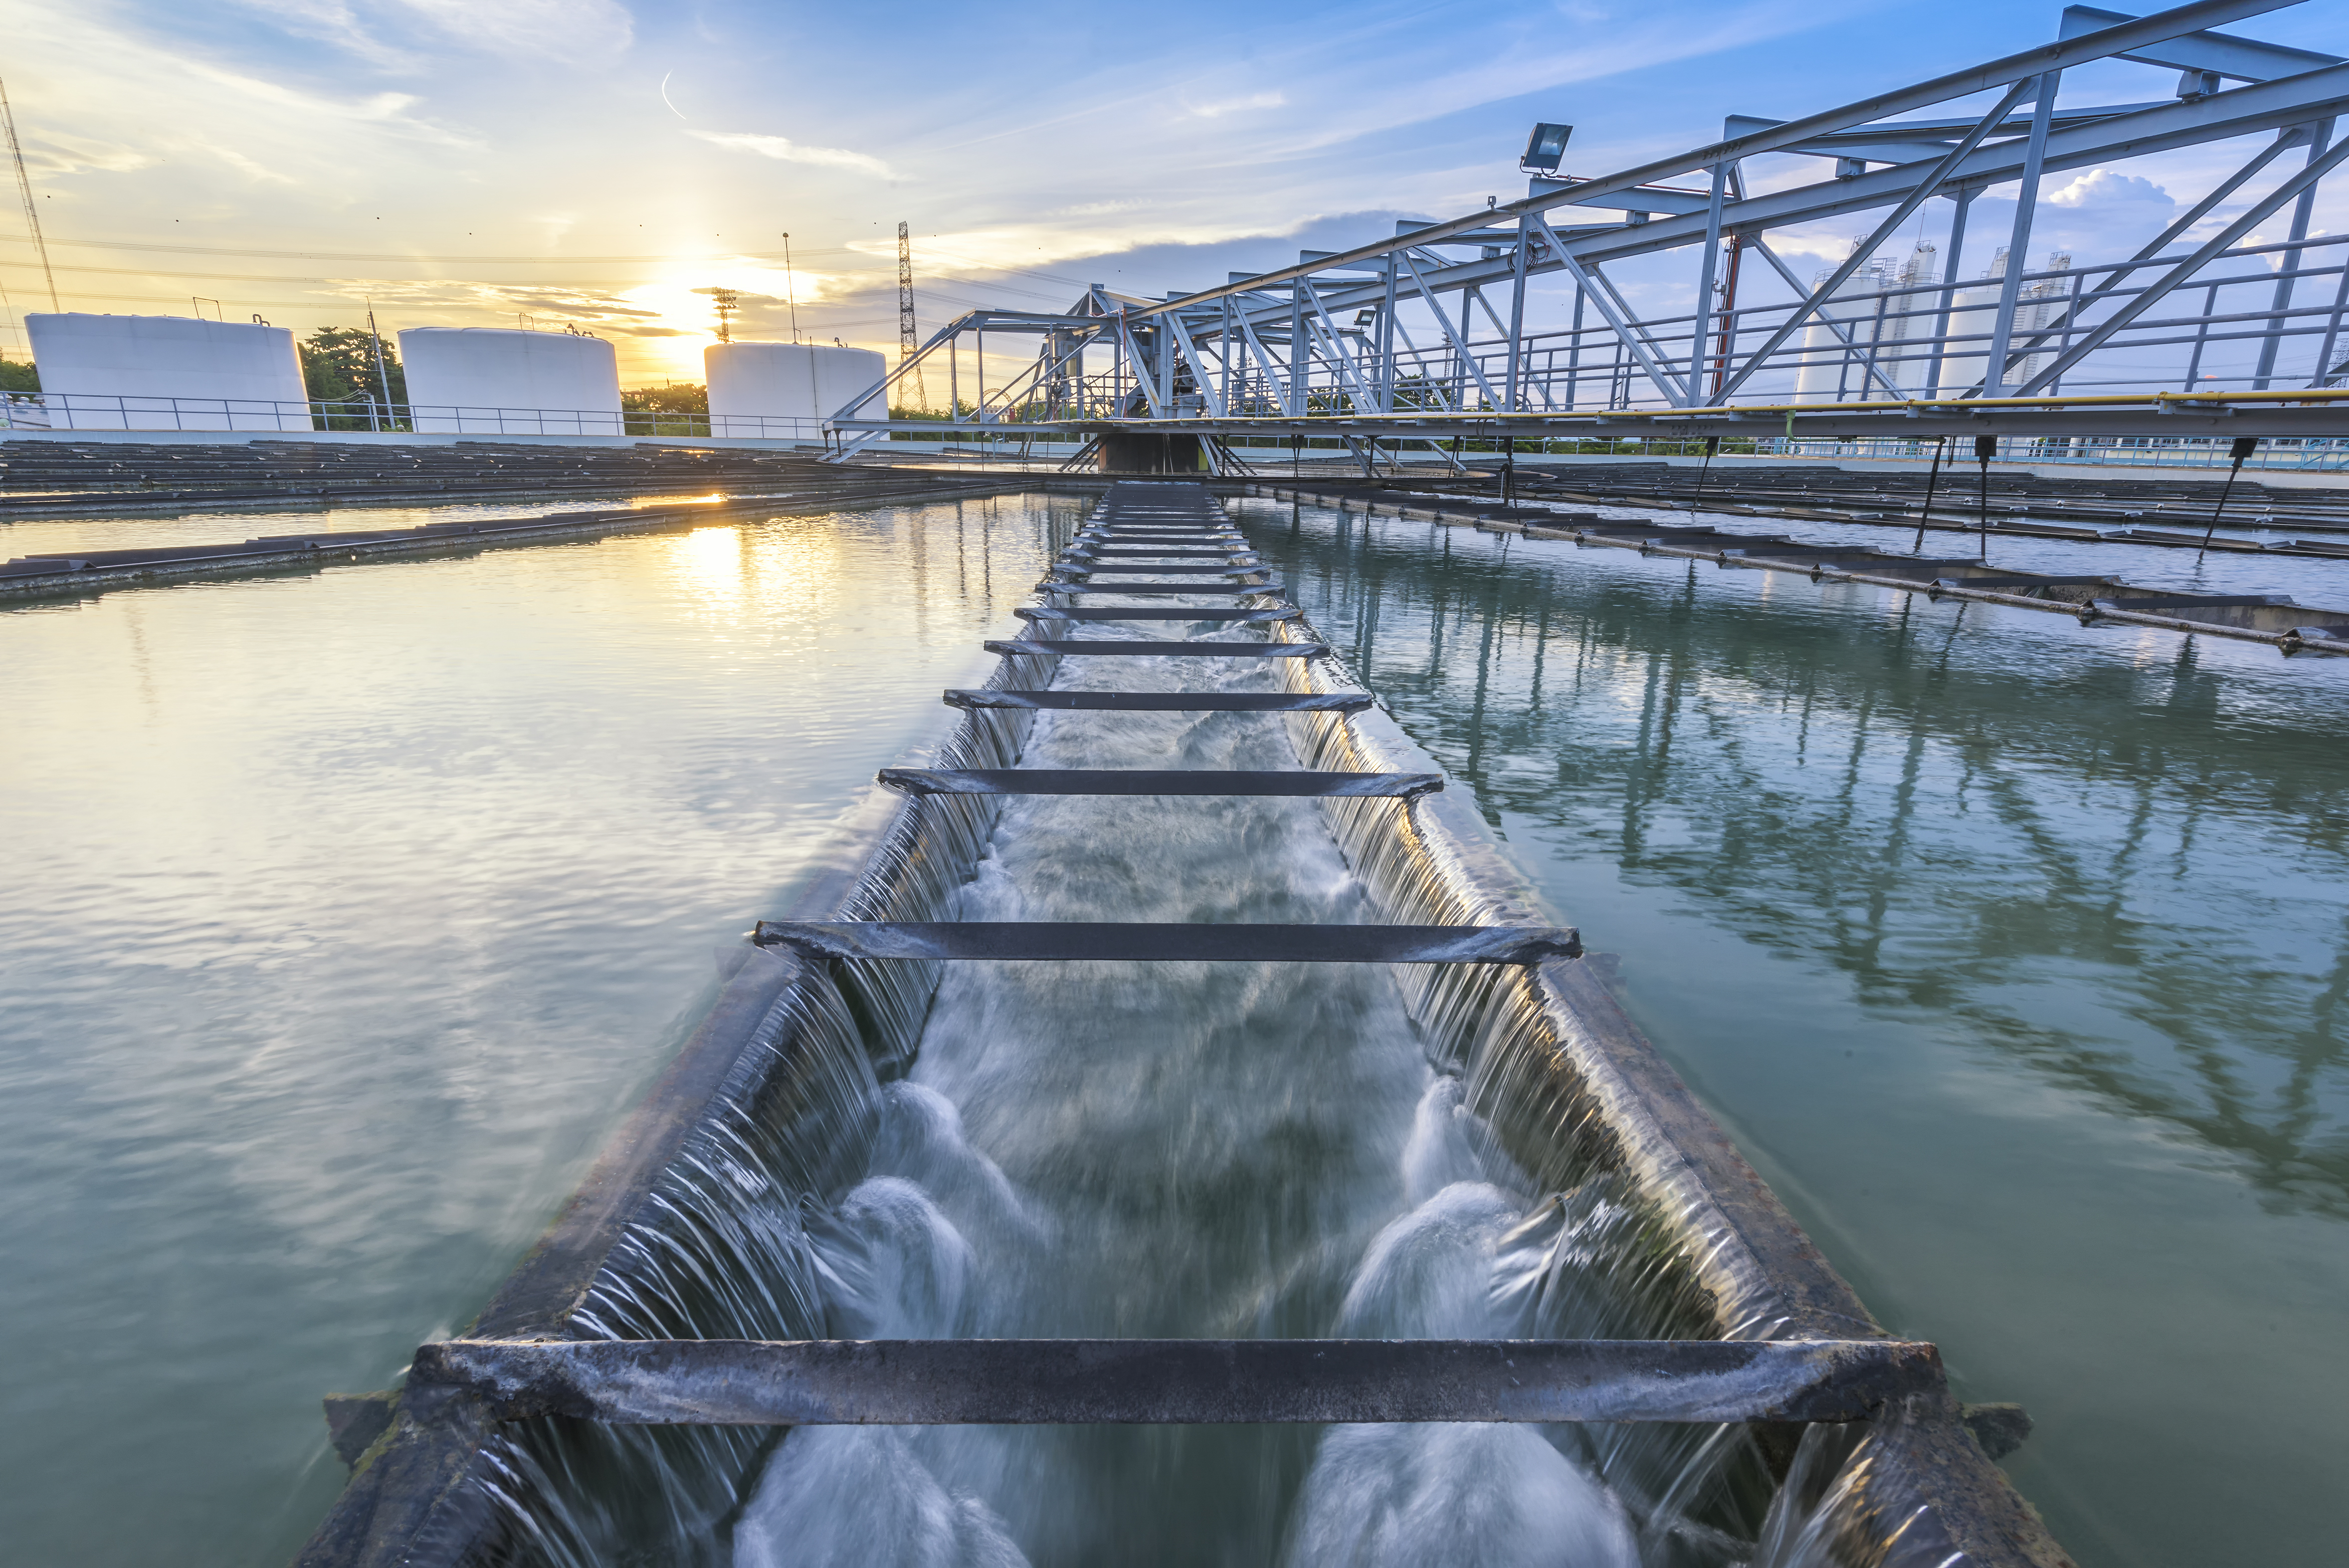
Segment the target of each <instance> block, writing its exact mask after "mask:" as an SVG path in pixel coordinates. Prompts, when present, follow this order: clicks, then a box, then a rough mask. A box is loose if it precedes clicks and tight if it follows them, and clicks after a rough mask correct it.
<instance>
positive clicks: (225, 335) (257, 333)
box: [25, 311, 311, 430]
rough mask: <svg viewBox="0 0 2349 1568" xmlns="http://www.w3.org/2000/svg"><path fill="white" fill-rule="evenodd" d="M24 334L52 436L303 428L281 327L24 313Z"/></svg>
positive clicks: (289, 347)
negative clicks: (75, 432)
mask: <svg viewBox="0 0 2349 1568" xmlns="http://www.w3.org/2000/svg"><path fill="white" fill-rule="evenodd" d="M25 331H26V335H27V336H29V337H30V338H31V339H32V343H33V362H34V363H35V364H36V365H37V366H40V372H41V392H42V400H43V402H44V403H45V404H46V405H47V409H48V415H49V423H50V424H51V426H52V427H54V428H58V429H67V428H71V429H83V430H306V429H309V428H311V426H310V410H309V403H308V401H307V399H308V397H309V394H308V393H307V392H305V390H304V389H303V387H302V361H301V358H300V356H297V355H296V354H295V352H294V335H293V333H291V332H289V331H288V330H286V329H285V327H282V326H264V325H262V324H261V323H259V322H241V321H200V320H198V319H196V318H195V317H193V316H184V315H84V314H82V313H80V312H73V311H68V312H59V313H48V312H34V313H31V314H28V315H26V317H25ZM59 394H63V396H59Z"/></svg>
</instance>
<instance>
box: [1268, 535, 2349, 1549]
mask: <svg viewBox="0 0 2349 1568" xmlns="http://www.w3.org/2000/svg"><path fill="white" fill-rule="evenodd" d="M1238 511H1239V515H1240V516H1241V518H1242V520H1243V521H1244V523H1245V524H1246V526H1247V528H1248V530H1249V531H1250V533H1251V534H1252V536H1253V537H1254V538H1255V539H1256V540H1257V542H1259V543H1260V545H1262V546H1265V547H1267V548H1268V551H1269V552H1272V553H1275V554H1276V555H1278V556H1279V557H1281V558H1283V559H1284V560H1285V562H1287V564H1288V572H1287V573H1286V577H1287V580H1288V582H1289V583H1290V584H1291V592H1292V593H1293V594H1294V595H1295V596H1296V597H1297V599H1298V600H1299V603H1302V604H1303V605H1304V606H1305V607H1306V609H1307V610H1308V612H1309V614H1312V615H1313V616H1314V618H1315V622H1316V624H1318V625H1319V627H1320V628H1321V629H1322V630H1323V632H1324V633H1325V634H1328V635H1329V636H1330V638H1331V639H1332V640H1333V641H1334V642H1336V643H1338V644H1339V645H1340V646H1341V647H1342V648H1344V649H1345V651H1346V653H1347V655H1348V656H1349V657H1350V658H1351V659H1352V660H1354V661H1355V664H1356V667H1357V669H1358V671H1359V673H1360V674H1361V676H1363V677H1364V678H1365V679H1367V680H1368V681H1369V682H1370V684H1371V686H1373V687H1374V688H1375V689H1376V690H1377V691H1379V692H1380V694H1381V696H1382V697H1383V698H1384V699H1385V700H1386V701H1387V702H1388V703H1389V704H1390V705H1391V706H1392V707H1393V709H1394V711H1395V713H1396V715H1397V717H1399V718H1400V719H1401V720H1402V723H1403V725H1404V727H1406V728H1407V729H1409V730H1410V731H1411V732H1412V734H1413V737H1414V738H1416V739H1418V740H1419V741H1420V742H1421V743H1422V744H1423V745H1425V746H1427V747H1428V748H1430V749H1432V750H1433V751H1434V752H1435V753H1436V755H1437V756H1438V757H1439V758H1441V759H1442V761H1443V762H1444V765H1445V767H1446V768H1447V769H1449V770H1451V771H1452V772H1453V774H1454V777H1455V779H1456V780H1457V785H1459V786H1465V787H1466V788H1468V789H1472V790H1473V791H1474V792H1475V797H1476V799H1477V801H1478V803H1479V805H1480V806H1481V807H1482V808H1483V810H1484V811H1485V815H1486V817H1487V819H1488V820H1490V821H1492V822H1493V823H1494V824H1495V827H1497V828H1498V829H1499V830H1501V831H1502V832H1504V833H1505V834H1506V837H1507V839H1508V841H1509V843H1510V847H1511V849H1512V850H1513V851H1514V852H1515V854H1516V858H1517V859H1518V860H1519V861H1521V862H1522V863H1524V864H1525V865H1526V867H1527V868H1528V869H1529V870H1531V871H1532V872H1534V873H1535V875H1536V876H1537V879H1538V881H1539V882H1540V884H1541V885H1542V887H1543V888H1544V890H1545V892H1547V895H1548V897H1549V899H1550V900H1551V902H1552V903H1553V904H1554V905H1555V906H1556V907H1557V910H1558V911H1559V912H1560V913H1562V914H1563V915H1564V916H1566V917H1567V918H1569V919H1571V920H1573V921H1575V922H1576V923H1579V924H1580V925H1581V926H1582V928H1583V931H1584V934H1585V940H1586V941H1588V943H1589V944H1591V945H1592V946H1593V947H1594V948H1595V949H1599V950H1602V951H1609V952H1614V953H1619V954H1622V956H1623V973H1624V975H1625V978H1626V981H1627V983H1628V986H1629V993H1630V1005H1631V1007H1632V1010H1633V1012H1634V1013H1635V1015H1636V1016H1638V1017H1639V1018H1640V1021H1641V1022H1642V1023H1643V1025H1644V1026H1646V1027H1647V1028H1648V1029H1649V1030H1650V1031H1651V1034H1652V1036H1653V1037H1654V1038H1655V1039H1656V1041H1657V1043H1658V1045H1659V1046H1660V1047H1661V1048H1662V1050H1663V1051H1664V1053H1665V1054H1666V1055H1667V1056H1668V1057H1670V1058H1671V1060H1672V1061H1673V1063H1674V1064H1675V1065H1676V1066H1677V1067H1678V1068H1680V1069H1681V1071H1682V1073H1683V1074H1684V1075H1685V1076H1686V1077H1687V1078H1689V1080H1690V1082H1691V1083H1692V1086H1693V1087H1694V1088H1696V1090H1697V1091H1698V1092H1699V1094H1701V1095H1702V1097H1703V1098H1704V1099H1706V1100H1707V1102H1708V1103H1710V1104H1711V1105H1712V1106H1713V1108H1714V1109H1715V1111H1716V1113H1717V1114H1718V1115H1719V1116H1720V1117H1721V1119H1722V1120H1723V1122H1724V1123H1725V1124H1726V1125H1727V1126H1728V1127H1729V1129H1730V1130H1731V1131H1732V1133H1733V1135H1734V1136H1735V1138H1736V1139H1737V1140H1738V1143H1739V1145H1740V1147H1741V1148H1743V1149H1744V1150H1745V1152H1746V1154H1747V1155H1748V1157H1749V1158H1750V1159H1752V1160H1753V1161H1754V1163H1755V1164H1756V1165H1757V1166H1758V1167H1759V1168H1760V1169H1761V1171H1762V1172H1763V1174H1764V1176H1765V1177H1766V1178H1767V1179H1768V1180H1769V1181H1770V1182H1771V1184H1772V1185H1773V1186H1774V1187H1775V1189H1776V1190H1777V1191H1778V1192H1779V1194H1780V1195H1781V1196H1782V1197H1783V1198H1785V1201H1786V1202H1787V1203H1788V1204H1789V1206H1791V1207H1792V1208H1793V1209H1794V1211H1795V1215H1796V1217H1797V1218H1798V1219H1799V1220H1800V1221H1801V1222H1803V1224H1804V1225H1805V1226H1806V1228H1807V1229H1808V1230H1809V1232H1810V1233H1811V1234H1812V1236H1813V1237H1814V1238H1815V1239H1816V1240H1817V1241H1818V1243H1820V1244H1821V1246H1823V1247H1824V1248H1825V1249H1826V1252H1827V1253H1828V1254H1829V1255H1830V1257H1831V1258H1832V1259H1833V1260H1834V1262H1835V1263H1836V1264H1837V1267H1838V1268H1840V1269H1841V1270H1842V1271H1843V1272H1844V1273H1845V1274H1846V1275H1847V1277H1848V1278H1850V1279H1851V1281H1852V1282H1853V1284H1855V1285H1857V1287H1858V1289H1859V1291H1860V1294H1861V1295H1862V1296H1863V1297H1864V1298H1865V1299H1866V1300H1867V1301H1868V1304H1869V1305H1870V1306H1871V1308H1873V1310H1874V1311H1875V1312H1876V1313H1877V1314H1878V1316H1879V1317H1881V1318H1882V1319H1883V1320H1884V1322H1885V1323H1886V1324H1887V1325H1888V1326H1890V1327H1892V1328H1893V1329H1895V1330H1896V1331H1898V1332H1901V1333H1904V1334H1912V1335H1915V1336H1920V1337H1924V1338H1930V1339H1933V1340H1936V1341H1938V1342H1939V1343H1940V1346H1941V1347H1942V1352H1943V1355H1944V1356H1945V1357H1947V1358H1948V1360H1949V1363H1950V1366H1951V1370H1952V1372H1953V1374H1954V1375H1955V1377H1956V1378H1957V1379H1958V1382H1959V1384H1960V1386H1961V1393H1962V1395H1963V1397H1964V1398H1970V1399H1981V1400H2016V1401H2020V1402H2021V1403H2023V1405H2025V1406H2026V1407H2028V1408H2029V1409H2030V1410H2031V1412H2032V1414H2033V1417H2034V1418H2036V1419H2037V1421H2038V1423H2039V1429H2038V1431H2037V1433H2036V1434H2035V1435H2034V1436H2033V1439H2031V1441H2030V1443H2029V1444H2028V1445H2026V1447H2025V1448H2024V1449H2023V1450H2022V1451H2021V1452H2020V1453H2018V1454H2017V1455H2016V1456H2015V1457H2014V1458H2013V1460H2010V1461H2009V1463H2008V1467H2007V1468H2008V1470H2010V1472H2011V1473H2012V1474H2013V1476H2014V1477H2015V1479H2016V1480H2017V1481H2018V1483H2019V1484H2020V1485H2021V1487H2022V1488H2023V1491H2024V1492H2025V1494H2026V1495H2027V1496H2029V1497H2030V1498H2031V1499H2032V1500H2033V1501H2034V1502H2035V1503H2036V1504H2037V1505H2038V1506H2039V1507H2040V1509H2041V1510H2042V1511H2044V1513H2045V1514H2046V1516H2047V1518H2048V1520H2049V1522H2050V1523H2051V1525H2053V1527H2054V1530H2055V1532H2056V1534H2057V1536H2058V1537H2059V1538H2060V1539H2061V1540H2062V1541H2063V1542H2064V1544H2065V1545H2066V1546H2067V1547H2068V1548H2069V1549H2070V1550H2071V1551H2072V1552H2073V1553H2075V1555H2076V1556H2077V1557H2078V1558H2079V1560H2080V1561H2081V1562H2082V1563H2084V1564H2089V1565H2091V1568H2122V1565H2131V1568H2146V1565H2158V1568H2189V1565H2191V1568H2207V1565H2208V1564H2212V1563H2253V1562H2257V1563H2315V1562H2327V1561H2332V1560H2333V1559H2335V1558H2336V1557H2337V1555H2338V1554H2339V1550H2340V1547H2339V1542H2340V1538H2341V1527H2340V1522H2339V1519H2338V1510H2337V1506H2336V1503H2337V1499H2338V1497H2339V1496H2340V1493H2341V1488H2342V1484H2343V1482H2344V1480H2349V1463H2344V1446H2343V1443H2342V1439H2341V1416H2340V1412H2341V1411H2342V1410H2343V1409H2344V1408H2349V1357H2344V1356H2343V1355H2342V1354H2341V1353H2340V1348H2339V1337H2338V1336H2339V1330H2340V1325H2341V1305H2342V1303H2343V1302H2344V1300H2349V1230H2344V1223H2349V1125H2344V1113H2349V1050H2344V1039H2349V772H2344V768H2343V760H2344V758H2349V659H2344V660H2322V661H2320V660H2319V659H2315V658H2305V657H2303V658H2300V659H2294V660H2291V661H2286V660H2283V659H2282V658H2279V657H2278V656H2277V655H2276V653H2275V651H2274V650H2273V649H2271V648H2267V647H2262V646H2259V645H2249V644H2236V643H2229V642H2225V641H2222V640H2215V639H2197V640H2194V641H2193V642H2191V643H2189V641H2187V640H2186V639H2184V638H2181V637H2178V636H2176V635H2173V634H2167V633H2156V632H2143V633H2140V632H2138V631H2136V630H2125V629H2119V628H2109V627H2108V628H2105V629H2102V630H2098V631H2090V632H2084V631H2082V630H2080V629H2079V628H2077V627H2076V626H2075V625H2074V624H2073V623H2071V622H2070V621H2069V620H2067V619H2064V618H2059V617H2055V616H2051V615H2045V614H2036V613H2033V612H2029V611H2019V610H1997V609H1992V610H1991V611H1990V613H1988V614H1985V613H1984V607H1983V606H1981V605H1971V606H1959V605H1956V604H1950V603H1943V604H1940V605H1935V604H1930V603H1926V602H1925V601H1923V600H1920V599H1914V598H1910V597H1909V596H1907V595H1903V594H1899V593H1889V592H1885V591H1879V590H1876V589H1870V588H1864V587H1854V586H1849V585H1846V586H1840V587H1837V586H1826V587H1820V586H1815V585H1814V584H1812V583H1809V582H1808V581H1806V580H1805V579H1804V578H1801V577H1797V576H1791V575H1786V574H1776V573H1754V572H1745V571H1723V570H1720V569H1717V568H1715V567H1713V565H1711V564H1709V563H1696V564H1693V565H1692V563H1690V562H1685V561H1672V560H1666V559H1663V558H1661V557H1659V558H1655V559H1642V558H1641V557H1640V556H1638V555H1636V554H1634V553H1633V552H1628V551H1618V550H1606V549H1578V548H1577V547H1576V546H1575V545H1573V544H1571V543H1566V542H1544V541H1526V540H1522V539H1510V538H1507V537H1506V536H1495V535H1488V534H1479V533H1476V532H1475V531H1469V530H1462V529H1444V528H1438V527H1435V526H1433V525H1432V524H1428V523H1423V522H1406V521H1401V520H1396V519H1376V520H1372V519H1366V518H1365V517H1363V516H1362V515H1361V513H1359V512H1354V513H1350V514H1340V513H1339V512H1335V511H1327V510H1316V509H1310V508H1307V509H1296V508H1291V507H1288V506H1285V505H1275V504H1271V503H1265V502H1254V503H1245V504H1243V505H1242V506H1241V507H1240V508H1239V509H1238ZM2099 559H2101V557H2100V558H2099ZM2071 569H2072V570H2079V569H2080V568H2078V567H2076V566H2075V567H2073V568H2071Z"/></svg>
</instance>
